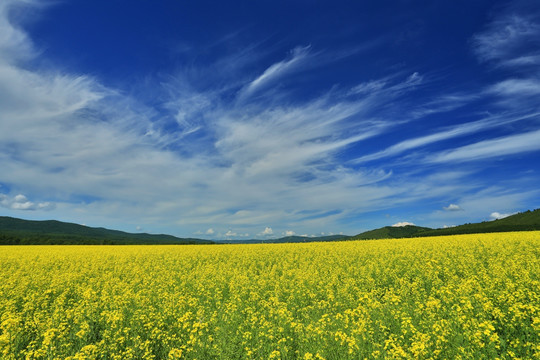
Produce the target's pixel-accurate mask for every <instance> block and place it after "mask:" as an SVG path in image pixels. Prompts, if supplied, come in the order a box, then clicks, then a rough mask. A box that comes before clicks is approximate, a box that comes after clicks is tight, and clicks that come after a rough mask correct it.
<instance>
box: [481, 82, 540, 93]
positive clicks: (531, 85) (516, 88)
mask: <svg viewBox="0 0 540 360" xmlns="http://www.w3.org/2000/svg"><path fill="white" fill-rule="evenodd" d="M487 91H488V92H490V93H494V94H497V95H503V96H508V95H519V96H531V95H538V94H540V81H538V80H537V79H507V80H504V81H501V82H498V83H496V84H495V85H492V86H491V87H489V88H488V89H487Z"/></svg>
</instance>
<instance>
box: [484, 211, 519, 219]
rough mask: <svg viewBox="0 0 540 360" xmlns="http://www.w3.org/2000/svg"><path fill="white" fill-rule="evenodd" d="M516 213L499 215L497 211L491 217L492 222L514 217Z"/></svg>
mask: <svg viewBox="0 0 540 360" xmlns="http://www.w3.org/2000/svg"><path fill="white" fill-rule="evenodd" d="M514 214H516V213H499V212H497V211H495V212H492V213H491V214H490V215H489V217H490V218H491V220H499V219H504V218H505V217H509V216H511V215H514Z"/></svg>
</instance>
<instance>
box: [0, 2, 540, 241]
mask: <svg viewBox="0 0 540 360" xmlns="http://www.w3.org/2000/svg"><path fill="white" fill-rule="evenodd" d="M539 157H540V3H539V2H538V1H537V0H526V1H493V0H489V1H483V0H475V1H470V0H467V1H462V0H457V1H442V0H433V1H419V0H395V1H390V0H382V1H377V2H374V1H348V0H347V1H345V0H339V1H323V0H320V1H306V0H292V1H266V0H260V1H247V0H245V1H244V0H243V1H224V2H215V1H208V0H201V1H185V0H163V1H139V0H136V1H124V0H95V1H81V0H71V1H56V0H55V1H39V0H2V2H0V215H2V216H12V217H18V218H24V219H33V220H45V219H56V220H61V221H67V222H73V223H78V224H85V225H88V226H96V227H107V228H112V229H118V230H123V231H128V232H148V233H167V234H172V235H176V236H181V237H198V238H207V239H246V238H260V239H266V238H276V237H282V236H285V235H307V236H320V235H329V234H348V235H354V234H357V233H360V232H362V231H366V230H370V229H374V228H378V227H381V226H388V225H403V224H408V223H410V224H416V225H419V226H429V227H446V226H453V225H458V224H462V223H467V222H477V221H489V220H493V219H496V218H501V217H504V216H508V215H509V214H513V213H515V212H519V211H525V210H529V209H531V210H532V209H536V208H539V207H540V200H539V199H540V189H539V187H538V184H539V183H540V173H539V171H540V161H538V159H539Z"/></svg>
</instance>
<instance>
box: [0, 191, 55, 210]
mask: <svg viewBox="0 0 540 360" xmlns="http://www.w3.org/2000/svg"><path fill="white" fill-rule="evenodd" d="M0 206H2V207H5V208H8V209H11V210H53V209H54V208H55V204H53V203H50V202H38V203H36V202H33V201H30V200H28V198H27V197H26V196H24V195H22V194H18V195H15V196H14V197H9V196H8V195H6V194H0Z"/></svg>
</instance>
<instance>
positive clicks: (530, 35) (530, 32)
mask: <svg viewBox="0 0 540 360" xmlns="http://www.w3.org/2000/svg"><path fill="white" fill-rule="evenodd" d="M539 37H540V25H539V24H538V23H537V22H536V20H535V19H534V17H533V15H532V14H519V13H517V12H515V11H513V10H509V11H507V12H503V13H502V14H501V15H499V16H498V17H497V18H496V19H495V20H494V21H493V22H491V23H490V24H489V26H488V27H487V29H486V30H485V31H484V32H482V33H479V34H477V35H476V36H475V37H474V38H473V47H474V51H475V52H476V54H477V56H478V58H479V59H480V60H482V61H489V60H494V61H499V62H501V63H502V64H503V65H512V64H518V63H519V62H517V63H516V62H515V61H516V59H520V58H522V57H523V56H524V53H525V54H526V52H527V51H528V50H529V49H531V48H535V47H534V46H533V45H534V44H537V42H538V38H539Z"/></svg>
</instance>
